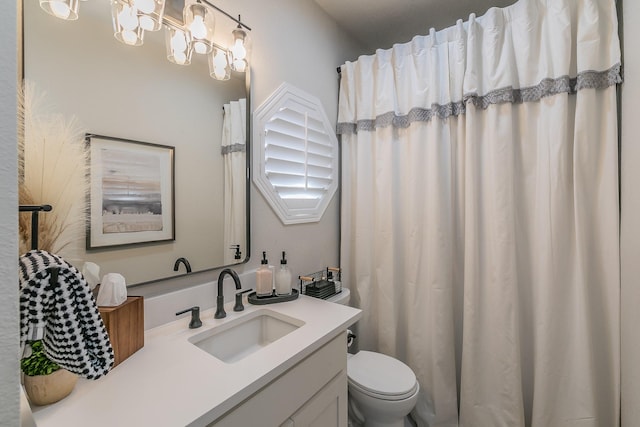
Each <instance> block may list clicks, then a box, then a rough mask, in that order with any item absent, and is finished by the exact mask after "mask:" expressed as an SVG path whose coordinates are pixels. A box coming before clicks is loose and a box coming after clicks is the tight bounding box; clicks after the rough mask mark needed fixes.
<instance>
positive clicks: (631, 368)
mask: <svg viewBox="0 0 640 427" xmlns="http://www.w3.org/2000/svg"><path fill="white" fill-rule="evenodd" d="M620 3H621V2H618V6H620ZM639 19H640V2H638V1H635V0H627V1H625V2H624V7H623V17H622V20H623V22H624V23H626V25H624V34H623V36H624V40H626V42H624V43H623V44H624V47H625V49H624V74H625V81H624V83H623V85H622V129H621V137H622V145H621V196H622V212H621V223H620V254H621V280H622V283H621V309H622V313H621V325H622V331H621V332H622V340H621V352H620V354H621V359H622V360H621V385H622V395H621V399H622V426H623V427H635V426H637V425H638V420H639V419H640V363H639V362H640V328H639V327H638V325H640V310H638V307H640V285H639V280H640V279H639V278H640V262H638V259H639V258H640V186H639V185H638V183H639V182H640V169H639V168H638V164H640V144H639V143H638V138H639V135H640V122H639V121H638V118H637V115H638V112H637V108H638V103H639V102H640V101H639V100H640V78H638V76H639V75H640V50H638V48H637V47H636V46H635V41H636V40H638V39H639V38H640V28H639V27H638V25H637V22H638V20H639Z"/></svg>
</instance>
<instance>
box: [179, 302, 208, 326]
mask: <svg viewBox="0 0 640 427" xmlns="http://www.w3.org/2000/svg"><path fill="white" fill-rule="evenodd" d="M189 311H190V312H191V321H190V322H189V329H196V328H199V327H200V326H202V321H201V320H200V307H198V306H195V307H191V308H187V309H185V310H182V311H179V312H177V313H176V316H179V315H181V314H184V313H186V312H189Z"/></svg>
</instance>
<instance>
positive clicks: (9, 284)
mask: <svg viewBox="0 0 640 427" xmlns="http://www.w3.org/2000/svg"><path fill="white" fill-rule="evenodd" d="M16 22H17V21H16V2H6V4H3V11H2V14H0V40H2V43H0V57H2V61H0V99H1V100H2V102H0V195H2V199H1V201H0V242H2V244H0V277H1V278H2V280H0V295H2V298H0V378H1V379H2V380H1V381H0V402H2V404H1V405H0V425H1V426H6V427H13V426H17V425H19V394H18V390H19V388H18V352H19V333H18V286H17V284H18V262H17V257H16V254H17V253H18V239H17V233H18V231H17V230H18V224H17V220H18V217H17V214H16V212H17V209H18V191H17V160H16V159H17V146H16V141H17V131H16V123H17V122H16V82H17V77H18V74H17V68H16V66H17V55H16V43H17V41H16V38H17V31H16Z"/></svg>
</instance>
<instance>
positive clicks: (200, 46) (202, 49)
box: [193, 42, 207, 54]
mask: <svg viewBox="0 0 640 427" xmlns="http://www.w3.org/2000/svg"><path fill="white" fill-rule="evenodd" d="M193 50H195V51H196V53H201V54H205V53H207V45H206V44H204V43H202V42H194V43H193Z"/></svg>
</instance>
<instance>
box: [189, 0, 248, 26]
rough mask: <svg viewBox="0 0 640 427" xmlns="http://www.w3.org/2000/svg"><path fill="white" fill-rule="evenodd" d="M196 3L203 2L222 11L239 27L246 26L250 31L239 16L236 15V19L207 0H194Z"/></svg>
mask: <svg viewBox="0 0 640 427" xmlns="http://www.w3.org/2000/svg"><path fill="white" fill-rule="evenodd" d="M196 3H204V4H206V5H207V6H210V7H212V8H214V9H215V10H217V11H218V12H220V13H222V14H223V15H225V16H226V17H227V18H229V19H231V20H232V21H234V22H235V23H236V24H238V25H240V26H241V27H244V28H246V29H247V30H249V31H251V28H250V27H249V26H248V25H246V24H244V23H243V22H242V21H240V19H239V18H240V16H239V15H238V19H236V18H234V17H233V16H231V15H229V14H228V13H227V12H225V11H224V10H222V9H220V8H219V7H218V6H216V5H214V4H212V3H210V2H209V1H208V0H196Z"/></svg>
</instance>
